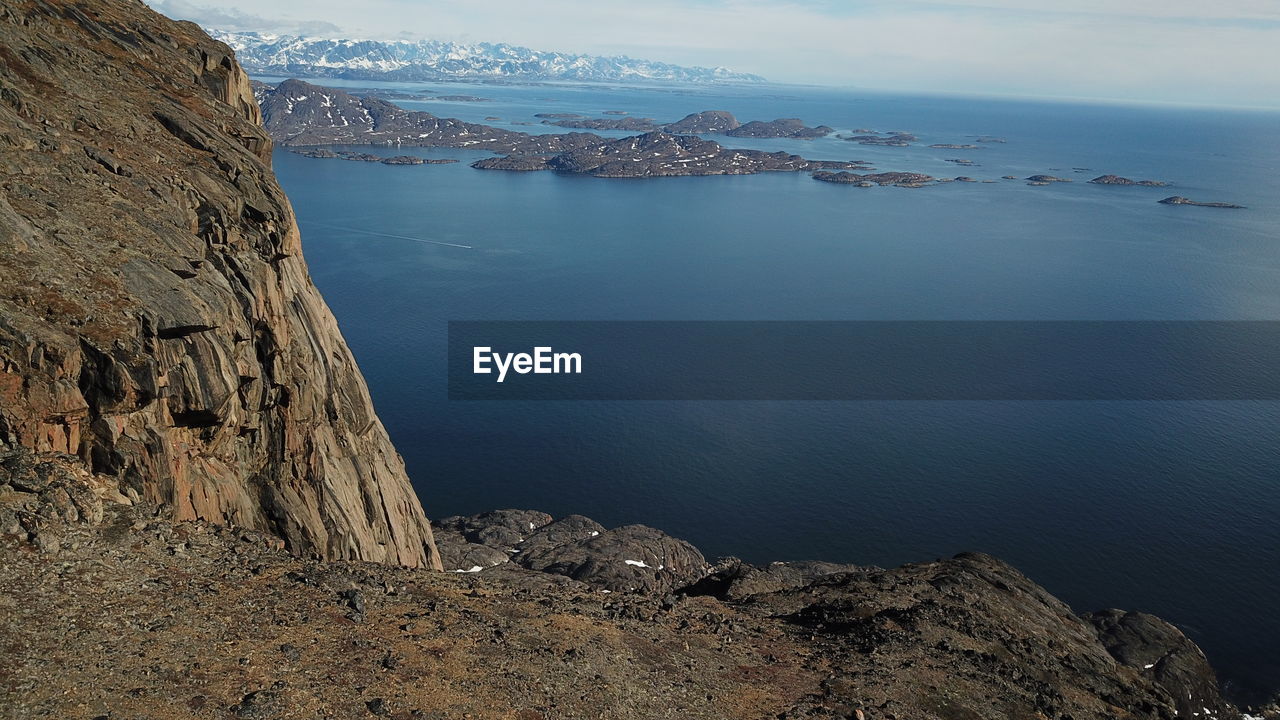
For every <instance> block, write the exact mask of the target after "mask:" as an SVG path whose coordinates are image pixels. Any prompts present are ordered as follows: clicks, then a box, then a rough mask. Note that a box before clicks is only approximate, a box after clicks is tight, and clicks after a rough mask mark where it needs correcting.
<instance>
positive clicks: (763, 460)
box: [275, 81, 1280, 700]
mask: <svg viewBox="0 0 1280 720" xmlns="http://www.w3.org/2000/svg"><path fill="white" fill-rule="evenodd" d="M326 82H328V81H326ZM332 82H333V84H337V81H332ZM352 84H354V85H361V86H367V85H369V84H370V83H352ZM397 87H403V88H406V89H416V88H419V87H427V88H431V89H436V90H438V91H441V92H449V93H458V92H466V93H467V94H474V95H480V96H484V97H490V98H493V101H492V102H486V103H444V102H439V101H432V102H423V103H408V104H407V105H409V106H411V107H414V108H415V109H427V110H429V111H431V112H434V113H436V114H439V115H444V116H455V117H462V118H464V119H468V120H473V121H481V120H482V119H483V118H484V117H485V116H491V115H492V116H499V117H502V118H503V120H502V121H501V122H496V123H493V124H498V125H503V124H505V123H510V122H513V121H524V122H535V123H536V122H537V120H535V119H534V118H533V115H534V113H538V112H578V113H581V114H584V115H598V114H599V113H600V112H602V111H604V110H612V109H618V110H628V111H631V112H632V113H633V114H636V115H641V116H649V117H655V118H658V119H659V120H668V119H677V118H679V117H681V116H683V115H685V114H687V113H689V112H693V111H697V110H703V109H727V110H730V111H732V112H734V113H735V114H737V115H738V116H739V118H741V119H744V120H745V119H773V118H775V117H792V116H798V117H801V118H802V119H804V120H805V121H806V122H808V123H809V124H814V125H816V124H827V125H831V126H833V127H836V128H837V129H838V130H840V131H848V130H852V129H854V128H864V127H865V128H873V129H877V130H907V131H911V132H914V133H916V134H917V135H919V136H920V138H921V141H922V142H921V143H920V144H919V145H917V146H915V147H911V148H871V147H866V146H859V145H854V144H851V143H848V142H845V141H842V140H837V139H832V138H828V139H823V140H816V141H810V142H805V141H795V140H769V141H755V142H751V141H745V140H742V141H737V140H732V139H730V140H728V141H727V142H728V143H732V144H734V145H737V146H743V147H761V148H768V149H786V150H790V151H792V152H796V153H799V154H802V155H804V156H806V157H813V158H832V159H865V160H870V161H872V162H873V163H874V164H875V165H876V166H877V167H878V168H880V169H882V170H918V171H923V172H929V173H932V174H942V175H949V176H954V175H969V176H973V177H976V178H979V179H997V178H999V177H1000V176H1002V175H1018V176H1020V177H1021V176H1025V175H1029V174H1032V173H1042V172H1052V173H1053V174H1057V175H1064V176H1068V177H1072V178H1075V179H1076V182H1074V183H1071V184H1065V185H1054V186H1049V187H1029V186H1027V185H1025V184H1024V183H1023V182H1020V181H1008V180H1001V181H1000V182H999V183H997V184H960V183H953V184H950V185H943V186H937V187H929V188H924V189H918V190H907V189H899V188H874V189H861V188H854V187H847V186H838V185H830V184H825V183H819V182H815V181H813V180H811V179H809V178H808V177H807V176H806V175H804V174H768V175H757V176H748V177H708V178H665V179H652V180H602V179H594V178H583V177H568V176H558V175H554V174H551V173H524V174H521V173H503V172H483V171H478V170H473V169H471V168H469V167H468V166H467V163H469V162H470V161H472V160H473V159H475V158H478V157H484V156H485V155H486V154H485V153H479V152H466V151H457V150H421V149H396V150H394V151H393V150H390V149H386V150H379V151H378V152H386V153H388V154H398V153H404V152H409V153H414V154H421V155H424V156H434V157H452V158H457V159H459V160H461V161H462V162H460V163H458V164H456V165H436V166H419V167H389V166H383V165H377V164H369V163H359V162H345V161H338V160H313V159H309V158H303V157H300V156H297V155H293V154H290V153H288V152H284V151H278V152H277V153H276V157H275V164H276V169H277V171H278V173H279V176H280V179H281V181H282V183H283V184H284V186H285V189H286V190H287V191H288V193H289V196H290V198H291V199H292V201H293V203H294V206H295V208H296V210H297V212H298V217H299V222H300V224H301V227H302V229H303V238H304V244H305V248H306V254H307V259H308V261H309V262H310V265H311V270H312V274H313V276H314V278H315V280H316V282H317V284H318V285H319V286H320V288H321V290H322V291H323V292H324V295H325V297H326V298H327V299H328V301H329V303H330V305H331V306H332V307H333V309H334V312H335V313H336V314H337V316H338V319H339V322H340V323H341V325H342V328H343V331H344V333H345V334H346V336H347V339H348V340H349V342H350V344H351V346H352V348H353V349H354V351H355V353H356V356H357V357H358V359H359V361H360V364H361V366H362V367H363V369H364V372H365V375H366V377H367V378H368V380H369V384H370V388H371V391H372V393H373V396H374V400H375V403H376V404H377V408H378V411H379V412H380V414H381V416H382V418H383V420H384V422H385V423H386V425H387V427H388V429H389V431H390V432H391V435H392V437H393V439H394V440H395V442H396V445H397V447H398V448H399V450H400V451H401V453H402V454H403V455H404V457H405V461H406V463H407V465H408V468H409V472H410V475H411V476H412V477H413V479H414V483H415V485H416V486H417V488H418V490H419V492H420V494H421V496H422V498H423V503H424V505H425V506H426V508H427V511H428V513H429V514H431V515H433V516H444V515H450V514H455V513H474V512H479V511H482V510H487V509H491V508H494V507H529V508H539V509H542V510H546V511H548V512H550V513H552V514H554V515H563V514H567V513H581V514H584V515H588V516H591V517H594V518H596V519H597V520H599V521H601V522H602V523H605V524H606V525H616V524H622V523H631V522H639V523H645V524H649V525H653V526H656V527H659V528H661V529H663V530H665V531H667V532H669V533H671V534H673V535H676V536H679V537H683V538H686V539H688V540H690V541H692V542H693V543H694V544H696V545H697V546H698V547H700V548H701V549H702V550H703V551H704V552H705V553H706V554H707V555H709V556H713V557H714V556H717V555H722V554H733V555H737V556H740V557H743V558H745V559H748V560H752V561H769V560H780V559H810V558H816V559H824V560H831V561H840V562H855V563H863V564H878V565H882V566H892V565H897V564H901V563H903V562H908V561H916V560H923V559H930V558H934V557H943V556H949V555H952V554H954V553H956V552H960V551H962V550H971V549H973V550H982V551H986V552H989V553H992V554H995V555H997V556H999V557H1002V558H1004V559H1006V560H1008V561H1009V562H1011V563H1013V564H1014V565H1016V566H1017V567H1019V568H1020V569H1022V570H1023V571H1024V572H1026V573H1027V574H1028V575H1030V576H1031V577H1032V578H1033V579H1035V580H1036V581H1038V582H1040V583H1041V584H1043V585H1044V586H1045V587H1047V588H1048V589H1049V590H1051V591H1052V592H1054V593H1055V594H1057V595H1058V596H1059V597H1061V598H1063V599H1064V600H1066V601H1067V602H1069V603H1071V605H1072V606H1073V607H1075V608H1076V609H1077V610H1089V609H1097V608H1102V607H1123V608H1127V609H1134V610H1145V611H1149V612H1153V613H1156V614H1159V615H1161V616H1162V617H1165V618H1167V619H1169V620H1171V621H1173V622H1175V623H1176V624H1178V625H1179V626H1180V627H1182V628H1183V630H1184V631H1186V632H1187V633H1188V634H1189V635H1190V636H1191V637H1192V638H1193V639H1195V640H1196V641H1197V642H1199V643H1200V644H1201V646H1202V647H1204V649H1205V650H1206V652H1207V653H1208V654H1209V656H1210V658H1211V660H1212V661H1213V662H1214V663H1215V665H1216V666H1217V667H1218V668H1219V671H1220V672H1221V674H1222V676H1223V678H1224V679H1225V680H1226V681H1227V682H1228V684H1229V686H1230V688H1231V690H1232V691H1233V692H1234V693H1236V696H1237V697H1240V698H1244V699H1249V700H1252V699H1256V698H1258V697H1259V696H1260V695H1261V694H1264V693H1267V692H1271V691H1275V690H1276V689H1277V688H1280V619H1277V615H1276V614H1275V608H1276V599H1277V597H1280V524H1277V518H1280V435H1278V434H1277V433H1278V429H1280V404H1277V403H1268V402H1218V403H1210V402H1200V403H1192V402H1177V403H1170V402H1166V403H1137V402H1134V403H1124V402H1113V403H1106V402H1091V403H996V402H986V403H983V402H973V403H954V402H953V403H905V402H904V403H766V402H756V403H751V402H743V403H645V402H633V403H571V402H560V403H550V402H546V403H523V404H520V403H489V402H486V403H465V402H454V403H450V402H449V401H448V400H447V398H446V385H445V354H444V349H445V345H444V341H445V330H446V325H445V324H446V322H447V321H449V320H493V319H503V320H522V319H537V320H570V319H573V320H576V319H645V320H651V319H657V320H668V319H670V320H680V319H699V320H715V319H734V320H792V319H794V320H826V319H855V320H857V319H903V320H917V319H919V320H947V319H957V320H974V319H1018V320H1107V319H1124V320H1142V319H1171V320H1192V319H1196V320H1198V319H1206V320H1237V319H1239V320H1253V319H1280V206H1278V205H1277V202H1276V198H1277V197H1280V181H1278V180H1277V178H1280V172H1278V171H1280V115H1276V114H1266V113H1229V112H1220V111H1208V110H1196V109H1174V108H1150V107H1128V106H1114V105H1113V106H1103V105H1096V106H1089V105H1071V104H1063V103H1037V102H1010V101H999V100H976V99H961V98H936V97H935V98H918V97H898V96H888V95H858V94H853V93H841V92H835V91H825V90H816V89H806V88H767V89H764V90H753V91H747V90H715V89H694V90H690V89H681V88H664V89H628V88H608V87H599V86H583V85H562V86H510V87H503V86H472V87H469V88H462V89H459V86H446V85H439V86H431V85H402V86H397ZM510 127H512V128H513V129H522V130H532V131H539V132H545V131H548V130H549V128H547V127H546V126H534V127H526V126H520V125H510ZM972 135H995V136H1001V137H1004V138H1006V139H1007V140H1008V142H1007V144H990V145H986V146H984V148H983V149H982V150H977V151H963V150H935V149H929V148H927V147H925V146H927V145H928V144H930V143H963V142H969V141H971V138H969V136H972ZM361 149H367V148H361ZM949 157H968V158H972V159H974V160H975V161H977V162H979V163H981V167H975V168H959V167H955V166H953V165H950V164H947V163H945V162H943V160H944V159H945V158H949ZM1076 167H1085V168H1090V170H1089V171H1087V172H1075V171H1073V168H1076ZM1055 168H1056V170H1054V169H1055ZM1103 172H1114V173H1117V174H1121V175H1125V176H1128V177H1133V178H1154V179H1161V180H1168V181H1171V182H1174V183H1176V187H1173V188H1136V187H1135V188H1123V187H1099V186H1093V185H1088V184H1084V182H1083V181H1084V180H1087V179H1089V178H1091V177H1093V176H1095V175H1098V174H1101V173H1103ZM1171 194H1180V195H1186V196H1189V197H1192V198H1195V199H1202V200H1225V201H1232V202H1237V203H1240V204H1244V205H1248V206H1250V209H1249V210H1245V211H1226V210H1212V209H1204V208H1191V207H1168V206H1163V205H1159V204H1157V203H1156V202H1155V201H1156V200H1158V199H1159V198H1161V197H1165V196H1167V195H1171ZM353 229H354V230H359V231H361V232H359V233H357V232H353ZM367 233H383V234H385V235H370V234H367ZM390 235H396V236H402V237H399V238H396V237H388V236H390ZM404 238H420V239H424V240H433V241H437V242H447V243H455V244H461V245H469V246H473V248H472V249H462V248H455V247H449V246H442V245H434V244H429V243H422V242H415V241H413V240H408V239H404Z"/></svg>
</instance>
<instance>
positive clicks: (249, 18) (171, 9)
mask: <svg viewBox="0 0 1280 720" xmlns="http://www.w3.org/2000/svg"><path fill="white" fill-rule="evenodd" d="M147 2H148V4H150V5H151V7H153V8H154V9H155V10H156V11H157V12H159V13H162V14H164V15H167V16H169V17H171V18H173V19H175V20H190V21H191V22H194V23H196V24H198V25H200V26H201V27H206V28H219V29H221V30H239V31H256V32H274V33H282V34H291V35H322V36H323V35H331V34H341V33H342V28H340V27H338V26H337V25H335V24H333V23H331V22H326V21H324V20H285V19H279V18H274V19H271V18H264V17H262V16H260V15H251V14H249V13H246V12H244V11H243V10H241V9H239V8H237V7H224V8H218V7H208V6H203V5H193V4H192V3H189V2H186V1H185V0H147Z"/></svg>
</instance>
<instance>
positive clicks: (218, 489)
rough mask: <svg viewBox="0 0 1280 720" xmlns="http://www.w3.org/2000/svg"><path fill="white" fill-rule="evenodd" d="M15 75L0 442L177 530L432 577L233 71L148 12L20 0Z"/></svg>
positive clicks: (7, 137) (13, 46) (4, 159)
mask: <svg viewBox="0 0 1280 720" xmlns="http://www.w3.org/2000/svg"><path fill="white" fill-rule="evenodd" d="M0 68H2V71H0V146H2V147H4V152H3V153H0V167H3V171H4V172H3V173H0V177H3V180H0V441H3V442H4V443H6V444H9V445H13V446H18V447H24V448H28V449H30V450H32V451H35V452H38V453H54V454H57V455H58V457H59V458H61V459H60V460H58V463H60V464H61V465H63V466H65V469H66V470H67V472H68V473H71V474H73V475H84V476H85V477H88V478H90V479H91V482H90V483H89V487H92V488H93V490H94V492H96V493H100V494H101V495H102V496H103V497H109V498H112V499H114V500H122V501H125V502H140V501H150V502H155V503H159V504H163V505H165V506H168V507H171V508H173V512H174V517H175V518H176V519H179V520H195V519H202V520H208V521H212V522H220V523H231V524H235V525H238V526H243V527H252V528H258V529H261V530H265V531H268V532H271V533H273V534H275V535H277V536H278V537H280V538H281V539H282V540H283V542H284V543H285V544H286V545H287V546H288V547H289V549H290V550H292V551H293V552H296V553H299V554H303V555H315V556H318V557H322V558H349V559H362V560H374V561H381V562H389V563H395V564H404V565H411V566H426V567H439V558H438V556H437V554H436V550H435V547H434V544H433V542H432V538H431V529H430V525H429V523H428V522H427V520H426V518H425V516H424V515H423V511H422V507H421V505H420V504H419V501H418V498H417V496H416V495H415V493H414V491H413V488H412V487H411V486H410V484H409V480H408V478H407V477H406V476H405V472H404V467H403V463H402V461H401V459H400V457H399V455H398V454H397V453H396V451H395V449H394V448H393V447H392V446H391V442H390V440H389V439H388V438H387V434H386V432H385V430H384V429H383V427H382V424H381V422H379V420H378V417H377V415H375V414H374V412H373V407H372V404H371V403H370V400H369V394H368V390H367V389H366V387H365V383H364V379H363V378H362V377H361V374H360V371H359V369H358V368H357V367H356V364H355V361H354V359H353V358H352V356H351V353H350V351H349V350H348V349H347V346H346V344H345V342H344V341H343V339H342V335H341V333H340V332H339V331H338V327H337V324H336V322H335V320H334V318H333V315H332V314H331V313H330V312H329V309H328V307H327V306H326V305H325V303H324V301H323V299H321V297H320V295H319V293H318V291H317V290H316V289H315V287H314V286H313V285H312V283H311V280H310V277H309V276H308V274H307V267H306V263H305V261H304V260H303V258H302V250H301V246H300V238H299V234H298V228H297V224H296V222H295V220H294V215H293V211H292V209H291V208H290V206H289V201H288V199H287V198H285V196H284V193H283V192H282V191H281V190H280V187H279V185H278V184H277V183H276V180H275V177H274V175H273V173H272V172H271V168H270V165H269V159H270V152H271V140H270V138H269V137H268V135H267V134H266V132H265V131H264V130H263V128H262V127H261V124H260V120H261V115H260V112H259V108H258V105H257V103H256V102H255V101H254V97H253V95H252V93H251V91H250V85H249V79H248V77H247V76H246V75H245V73H244V72H243V71H242V70H241V69H240V66H239V65H238V64H237V63H236V60H235V58H234V56H233V55H232V53H231V50H230V49H229V48H227V47H226V46H225V45H222V44H221V43H217V42H214V41H212V40H210V39H209V38H208V37H207V36H205V35H204V34H203V33H202V32H200V31H199V29H198V28H196V27H195V26H193V25H191V24H189V23H174V22H172V21H169V20H167V19H165V18H164V17H162V16H160V15H158V14H156V13H154V12H153V11H151V10H149V9H147V8H146V7H145V6H144V5H142V4H141V3H137V2H131V1H128V0H94V1H93V2H84V3H46V2H38V1H36V0H29V1H23V2H13V3H6V4H5V5H4V6H3V7H2V8H0ZM72 498H73V499H74V498H75V495H72ZM74 505H75V506H76V507H78V508H80V510H79V511H80V512H82V513H83V512H84V508H83V507H82V506H81V504H80V503H79V502H78V501H76V502H75V503H74Z"/></svg>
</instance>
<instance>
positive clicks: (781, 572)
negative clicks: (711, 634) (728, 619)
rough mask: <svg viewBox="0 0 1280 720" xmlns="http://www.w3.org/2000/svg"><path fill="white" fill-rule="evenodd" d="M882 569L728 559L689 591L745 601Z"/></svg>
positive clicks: (802, 562)
mask: <svg viewBox="0 0 1280 720" xmlns="http://www.w3.org/2000/svg"><path fill="white" fill-rule="evenodd" d="M878 570H879V568H875V567H861V566H858V565H845V564H841V563H829V562H819V561H800V562H775V563H770V564H768V565H763V566H756V565H751V564H749V563H745V562H742V561H741V560H739V559H738V558H724V559H722V560H720V561H719V562H717V563H716V565H715V567H714V568H712V570H711V572H710V573H708V574H707V576H706V577H704V578H702V579H701V580H699V581H698V582H696V583H694V584H693V585H691V586H690V587H688V588H686V589H685V592H686V593H687V594H689V595H711V596H714V597H717V598H719V599H721V600H730V601H734V600H745V599H747V598H749V597H751V596H752V595H760V594H763V593H771V592H778V591H780V590H790V589H793V588H798V587H803V586H805V585H808V584H810V583H812V582H814V581H815V580H818V579H819V578H824V577H827V576H830V575H836V574H838V573H855V572H874V571H878Z"/></svg>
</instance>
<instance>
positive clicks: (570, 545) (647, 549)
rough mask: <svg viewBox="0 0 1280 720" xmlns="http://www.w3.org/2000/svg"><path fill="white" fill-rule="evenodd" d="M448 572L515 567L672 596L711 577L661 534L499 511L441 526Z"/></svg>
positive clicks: (691, 554) (694, 553) (694, 555)
mask: <svg viewBox="0 0 1280 720" xmlns="http://www.w3.org/2000/svg"><path fill="white" fill-rule="evenodd" d="M434 527H435V528H436V529H437V530H438V533H439V534H438V536H437V538H436V543H437V547H439V548H440V552H441V557H442V559H443V561H444V564H445V570H450V571H453V572H481V571H483V570H487V569H490V568H495V567H498V566H501V565H503V564H505V563H508V562H511V563H515V564H516V565H518V566H520V567H522V568H527V569H529V570H536V571H538V572H545V573H551V574H553V575H563V576H565V577H569V578H572V579H574V580H578V581H581V582H584V583H587V584H588V585H591V586H592V587H596V588H600V589H602V590H609V591H612V592H642V593H652V592H657V591H662V592H669V591H671V590H674V589H676V588H681V587H684V586H686V585H689V584H690V583H693V582H696V581H697V580H699V579H700V578H702V576H704V575H705V574H706V573H707V561H706V559H705V558H703V557H702V553H700V552H698V550H697V548H695V547H693V546H692V545H690V544H689V543H687V542H685V541H683V540H677V539H675V538H673V537H671V536H669V535H667V534H665V533H663V532H661V531H659V530H655V529H653V528H650V527H645V526H643V525H627V526H625V527H620V528H615V529H613V530H607V529H605V528H604V527H603V526H601V525H600V524H599V523H597V522H595V521H594V520H591V519H590V518H585V517H582V516H581V515H570V516H568V517H565V518H561V519H560V520H555V521H552V519H551V516H550V515H547V514H546V513H541V512H536V511H530V510H497V511H494V512H488V513H481V514H480V515H473V516H470V517H451V518H445V519H443V520H440V521H437V522H436V523H435V525H434Z"/></svg>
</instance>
